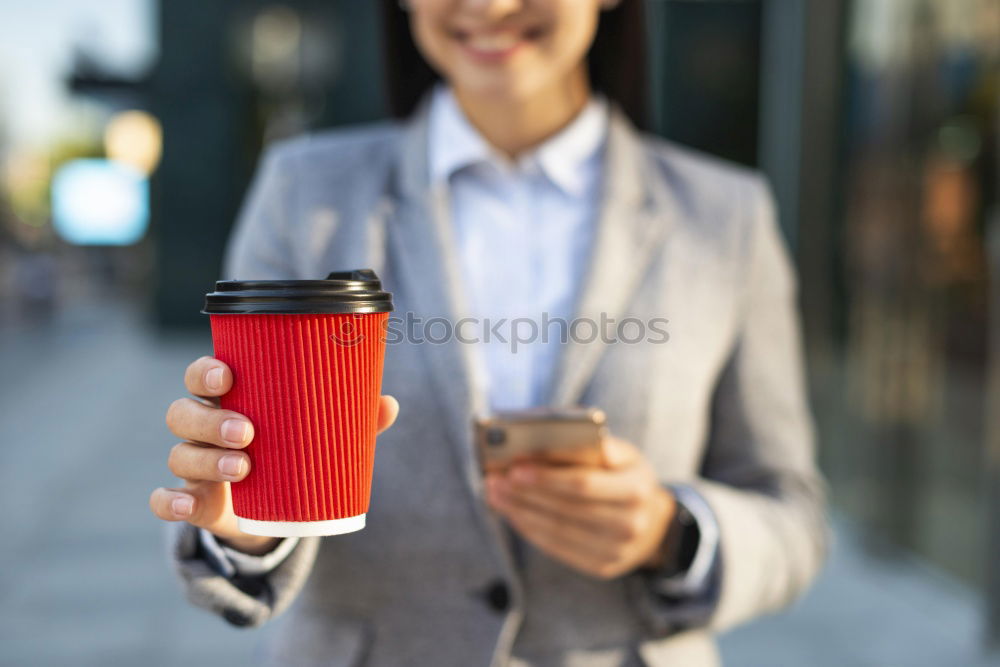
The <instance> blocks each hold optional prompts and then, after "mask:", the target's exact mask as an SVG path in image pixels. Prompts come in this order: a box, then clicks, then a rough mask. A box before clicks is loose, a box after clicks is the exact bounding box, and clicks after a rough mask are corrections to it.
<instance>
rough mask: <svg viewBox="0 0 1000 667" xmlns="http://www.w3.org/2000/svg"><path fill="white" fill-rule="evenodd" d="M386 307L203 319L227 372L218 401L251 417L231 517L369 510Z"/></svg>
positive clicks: (304, 516)
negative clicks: (245, 464) (229, 383)
mask: <svg viewBox="0 0 1000 667" xmlns="http://www.w3.org/2000/svg"><path fill="white" fill-rule="evenodd" d="M388 319H389V313H374V314H363V315H359V314H349V315H212V316H211V322H212V339H213V342H214V344H215V356H216V358H218V359H220V360H221V361H224V362H225V363H226V364H228V365H229V367H230V368H231V369H232V370H233V375H234V378H235V379H234V383H233V388H232V389H231V390H230V391H229V393H227V394H226V395H225V396H223V397H222V407H224V408H226V409H229V410H235V411H236V412H239V413H241V414H244V415H246V416H247V417H249V418H250V420H251V421H252V422H253V425H254V438H253V442H251V443H250V445H249V446H248V447H247V448H246V452H247V453H248V454H249V456H250V474H249V475H247V477H246V479H244V480H243V481H241V482H236V483H234V484H233V485H232V495H233V509H234V510H235V512H236V515H237V516H240V517H243V518H246V519H255V520H257V521H326V520H330V519H343V518H347V517H351V516H356V515H358V514H364V513H365V512H367V511H368V502H369V498H370V496H371V482H372V464H373V462H374V455H375V428H376V421H375V420H376V418H377V410H378V401H379V394H380V390H381V383H382V364H383V360H384V358H385V326H386V323H387V321H388Z"/></svg>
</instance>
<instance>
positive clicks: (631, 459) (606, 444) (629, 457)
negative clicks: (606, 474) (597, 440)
mask: <svg viewBox="0 0 1000 667" xmlns="http://www.w3.org/2000/svg"><path fill="white" fill-rule="evenodd" d="M601 451H602V452H603V454H604V465H605V466H607V467H608V468H612V469H614V468H625V467H628V466H630V465H632V464H633V463H635V462H636V461H638V460H639V459H641V458H642V454H641V453H640V452H639V450H638V449H636V447H635V445H633V444H632V443H630V442H626V441H625V440H622V439H621V438H615V437H613V436H609V437H607V438H605V439H604V440H603V441H602V442H601Z"/></svg>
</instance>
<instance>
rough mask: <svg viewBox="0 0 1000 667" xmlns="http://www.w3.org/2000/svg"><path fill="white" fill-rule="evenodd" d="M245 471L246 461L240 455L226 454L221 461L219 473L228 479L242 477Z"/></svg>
mask: <svg viewBox="0 0 1000 667" xmlns="http://www.w3.org/2000/svg"><path fill="white" fill-rule="evenodd" d="M245 469H246V459H245V458H243V457H242V456H240V455H239V454H226V455H225V456H223V457H222V458H221V459H219V472H221V473H222V474H223V475H225V476H226V477H232V478H238V477H242V476H243V471H244V470H245Z"/></svg>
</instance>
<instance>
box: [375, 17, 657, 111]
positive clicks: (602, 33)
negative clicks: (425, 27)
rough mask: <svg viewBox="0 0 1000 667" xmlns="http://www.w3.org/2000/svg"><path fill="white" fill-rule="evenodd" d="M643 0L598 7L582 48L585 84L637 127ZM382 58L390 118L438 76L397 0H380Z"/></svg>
mask: <svg viewBox="0 0 1000 667" xmlns="http://www.w3.org/2000/svg"><path fill="white" fill-rule="evenodd" d="M642 2H643V0H621V2H620V3H619V4H618V5H617V6H616V7H614V8H613V9H608V10H605V11H603V12H601V18H600V23H599V24H598V26H597V34H596V36H595V37H594V43H593V44H592V45H591V47H590V51H589V52H588V53H587V68H588V70H589V71H590V85H591V87H592V88H593V89H594V90H597V91H600V92H602V93H604V94H605V95H607V97H608V98H609V99H611V100H612V101H613V102H615V103H617V104H618V106H620V107H621V108H622V110H623V111H624V112H625V113H626V114H627V115H628V117H629V118H631V119H632V122H633V123H635V125H636V126H637V127H639V128H641V129H645V128H646V127H647V119H648V113H649V110H648V108H647V98H646V91H647V87H648V82H647V80H646V32H645V30H646V26H645V22H644V20H643V10H642ZM382 28H383V30H382V58H383V66H384V68H385V76H386V84H387V85H386V97H387V101H388V103H389V112H390V113H391V114H392V115H393V116H394V117H395V118H404V117H406V116H409V115H410V114H411V113H413V110H414V109H416V107H417V104H418V103H419V102H420V99H421V97H423V95H424V93H425V92H426V91H427V89H428V88H430V87H431V86H432V85H433V84H434V82H435V81H438V80H439V79H440V78H441V77H440V76H439V75H438V73H437V72H435V71H434V70H433V69H432V68H431V66H430V65H428V64H427V61H426V60H424V57H423V56H422V55H420V51H419V50H418V49H417V46H416V44H415V43H414V41H413V36H412V35H411V34H410V21H409V17H408V16H407V14H406V12H405V11H404V10H403V9H402V8H401V7H400V4H399V0H382Z"/></svg>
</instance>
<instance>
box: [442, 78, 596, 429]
mask: <svg viewBox="0 0 1000 667" xmlns="http://www.w3.org/2000/svg"><path fill="white" fill-rule="evenodd" d="M607 133H608V104H607V102H606V101H605V100H604V99H603V98H593V99H592V100H591V101H590V102H589V103H588V104H587V106H586V107H585V108H584V109H583V110H582V111H581V112H580V113H579V114H577V116H576V117H575V118H574V119H573V120H572V121H571V122H570V124H569V125H567V126H566V127H565V128H563V129H562V130H561V131H560V132H559V133H557V134H556V135H555V136H553V137H551V138H550V139H548V140H547V141H545V142H544V143H543V144H541V145H540V146H538V147H537V148H535V149H533V150H532V151H530V152H528V153H526V154H524V155H522V156H520V157H519V158H518V159H517V161H516V162H513V161H511V160H509V159H508V158H506V157H505V156H503V155H500V154H498V153H497V152H496V151H495V150H494V149H493V148H492V147H491V146H490V145H489V144H488V143H487V142H486V141H485V140H484V139H483V137H482V136H481V135H480V134H479V132H478V131H476V129H475V128H474V127H473V126H472V125H471V124H470V123H469V121H468V120H467V119H466V117H465V115H464V114H463V113H462V110H461V108H460V107H459V105H458V102H457V101H456V99H455V97H454V96H453V95H452V93H451V91H450V90H449V89H448V88H447V87H444V86H439V87H438V88H437V89H436V90H435V91H434V96H433V98H432V100H431V108H430V125H429V137H428V144H429V149H428V152H429V154H428V159H429V161H430V163H429V167H430V170H429V171H430V177H431V185H432V187H445V188H447V189H448V194H449V203H450V211H451V223H452V225H453V229H454V234H455V240H456V242H457V245H458V254H459V258H460V262H461V269H462V279H463V283H464V284H463V285H462V288H463V289H464V297H465V300H466V306H467V309H468V312H467V315H468V316H469V317H472V318H475V320H476V323H475V324H474V325H472V326H470V327H468V328H466V329H464V330H463V332H462V333H463V335H465V336H466V337H467V338H471V337H472V335H473V334H472V332H473V331H474V332H475V336H476V337H477V339H478V340H480V341H482V343H481V344H479V345H477V346H476V348H477V355H478V359H477V364H478V368H477V369H476V371H477V372H476V382H477V383H479V384H480V386H481V388H482V389H483V390H484V392H483V395H485V396H487V397H488V400H489V404H490V408H492V409H493V410H518V409H523V408H529V407H534V406H539V405H544V404H546V403H547V397H548V392H549V391H550V389H551V386H550V385H551V381H552V378H553V377H554V375H555V370H556V365H557V363H558V359H559V354H560V347H561V342H560V340H561V336H562V335H563V334H562V332H563V331H565V330H566V328H565V327H568V323H569V322H570V321H571V320H572V319H573V315H574V310H575V307H576V299H577V296H578V293H579V286H580V284H581V283H582V281H583V275H584V267H585V266H586V264H587V259H588V256H589V252H590V247H591V243H592V239H593V236H594V227H595V222H596V218H597V211H598V207H599V206H600V201H601V183H602V181H603V178H602V175H603V174H602V172H603V159H602V157H603V150H604V145H605V141H606V139H607ZM559 320H562V321H564V322H566V325H565V326H564V325H561V324H560V323H559ZM487 333H488V334H489V336H488V337H489V340H488V341H487V340H486V338H487ZM496 334H499V336H497V335H496ZM529 338H530V339H531V342H530V343H526V342H524V341H526V340H528V339H529Z"/></svg>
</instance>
